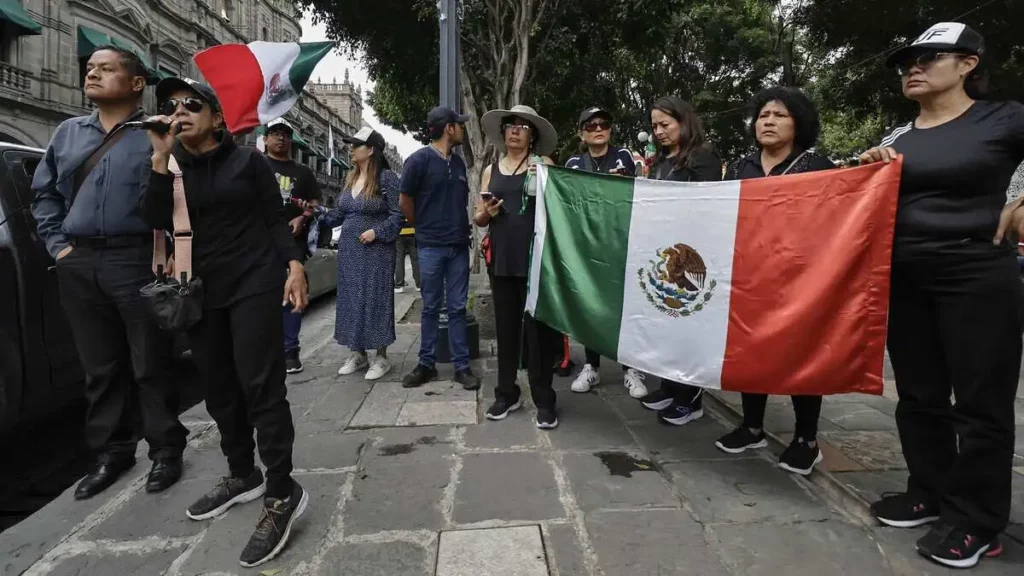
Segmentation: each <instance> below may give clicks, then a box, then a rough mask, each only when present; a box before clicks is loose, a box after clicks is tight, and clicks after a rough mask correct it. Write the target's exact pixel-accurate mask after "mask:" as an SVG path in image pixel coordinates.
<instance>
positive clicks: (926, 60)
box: [896, 52, 965, 76]
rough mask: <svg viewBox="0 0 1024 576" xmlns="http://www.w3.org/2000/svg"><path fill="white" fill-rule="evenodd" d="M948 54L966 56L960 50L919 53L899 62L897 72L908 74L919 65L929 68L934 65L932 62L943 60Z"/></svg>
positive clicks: (925, 68) (959, 56)
mask: <svg viewBox="0 0 1024 576" xmlns="http://www.w3.org/2000/svg"><path fill="white" fill-rule="evenodd" d="M947 56H954V57H957V58H962V57H964V56H965V54H960V53H959V52H925V53H923V54H920V55H918V56H917V57H916V58H908V59H907V60H905V61H903V62H901V63H900V64H898V65H897V66H896V73H897V74H899V75H900V76H906V75H908V74H910V69H911V68H913V67H914V66H917V67H918V68H920V69H922V70H927V69H928V68H930V67H931V66H932V64H935V63H936V62H938V61H939V60H942V59H943V58H946V57H947Z"/></svg>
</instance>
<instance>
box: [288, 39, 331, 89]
mask: <svg viewBox="0 0 1024 576" xmlns="http://www.w3.org/2000/svg"><path fill="white" fill-rule="evenodd" d="M331 50H334V42H306V43H301V44H299V55H298V56H297V57H296V58H295V61H294V62H292V66H291V68H290V69H289V70H288V81H289V82H291V84H292V88H293V89H294V90H295V92H296V93H297V94H301V93H302V89H303V88H304V87H305V86H306V82H309V77H310V76H311V75H312V74H313V69H314V68H316V65H317V64H318V63H319V62H320V60H322V59H323V57H324V56H326V55H327V54H328V53H329V52H330V51H331Z"/></svg>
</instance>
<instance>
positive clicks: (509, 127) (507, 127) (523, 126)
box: [501, 122, 533, 132]
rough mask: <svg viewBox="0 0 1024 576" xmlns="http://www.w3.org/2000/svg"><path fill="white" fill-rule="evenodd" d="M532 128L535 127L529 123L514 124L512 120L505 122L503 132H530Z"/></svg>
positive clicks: (502, 127)
mask: <svg viewBox="0 0 1024 576" xmlns="http://www.w3.org/2000/svg"><path fill="white" fill-rule="evenodd" d="M532 129H533V128H532V127H531V126H530V125H529V124H513V123H511V122H506V123H505V124H502V125H501V131H502V132H505V131H506V130H520V131H522V132H529V131H530V130H532Z"/></svg>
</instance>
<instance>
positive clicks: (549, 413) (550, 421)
mask: <svg viewBox="0 0 1024 576" xmlns="http://www.w3.org/2000/svg"><path fill="white" fill-rule="evenodd" d="M557 426H558V414H557V413H556V412H555V409H554V408H538V409H537V428H540V429H541V430H551V429H552V428H556V427H557Z"/></svg>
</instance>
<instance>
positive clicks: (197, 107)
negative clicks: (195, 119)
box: [160, 96, 206, 116]
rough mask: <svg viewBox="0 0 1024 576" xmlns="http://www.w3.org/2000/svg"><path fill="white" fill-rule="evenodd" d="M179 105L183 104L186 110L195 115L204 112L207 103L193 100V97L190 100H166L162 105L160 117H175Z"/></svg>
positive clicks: (196, 99)
mask: <svg viewBox="0 0 1024 576" xmlns="http://www.w3.org/2000/svg"><path fill="white" fill-rule="evenodd" d="M178 104H181V105H182V106H184V107H185V110H188V111H189V112H191V113H193V114H198V113H200V112H202V111H203V106H205V105H206V103H205V102H203V101H202V100H200V99H199V98H193V97H191V96H190V97H188V98H168V99H167V100H164V101H163V103H162V104H160V115H161V116H171V115H173V114H174V113H175V111H177V110H178Z"/></svg>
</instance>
